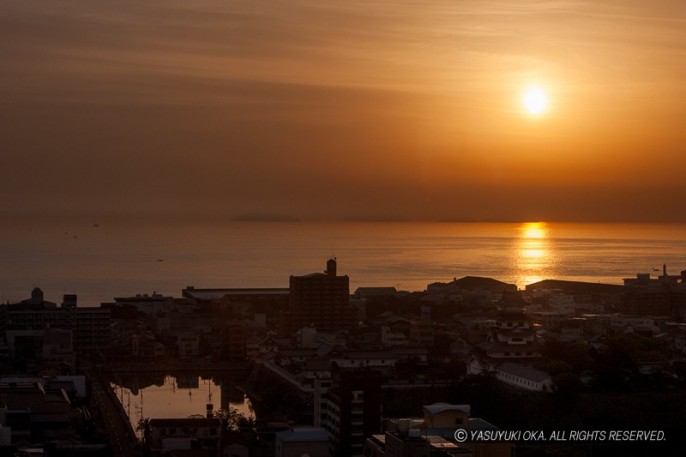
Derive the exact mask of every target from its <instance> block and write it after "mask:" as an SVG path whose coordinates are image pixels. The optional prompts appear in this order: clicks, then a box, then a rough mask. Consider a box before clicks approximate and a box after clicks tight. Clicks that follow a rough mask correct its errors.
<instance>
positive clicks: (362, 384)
mask: <svg viewBox="0 0 686 457" xmlns="http://www.w3.org/2000/svg"><path fill="white" fill-rule="evenodd" d="M331 378H332V379H331V387H330V388H329V390H328V392H327V393H326V394H325V395H324V396H323V397H322V398H321V400H320V401H319V400H318V399H317V398H315V409H316V406H317V404H319V405H320V410H319V411H316V410H315V421H317V416H318V415H319V417H320V418H321V425H322V426H323V427H324V428H325V429H326V430H328V431H329V433H330V434H331V441H330V452H331V455H332V456H341V457H343V456H345V457H353V456H361V455H362V448H363V446H364V442H365V439H366V438H367V437H369V436H371V435H373V434H375V433H380V432H381V407H382V393H381V374H380V373H379V372H378V371H372V370H369V369H340V368H335V369H334V370H333V372H332V375H331ZM315 395H317V392H315ZM315 425H317V423H315Z"/></svg>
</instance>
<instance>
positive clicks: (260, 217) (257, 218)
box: [231, 213, 301, 222]
mask: <svg viewBox="0 0 686 457" xmlns="http://www.w3.org/2000/svg"><path fill="white" fill-rule="evenodd" d="M231 221H232V222H301V219H299V218H297V217H294V216H288V215H285V214H268V213H265V214H261V213H248V214H241V215H238V216H235V217H232V218H231Z"/></svg>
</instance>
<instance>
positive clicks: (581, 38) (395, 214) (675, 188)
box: [0, 0, 686, 221]
mask: <svg viewBox="0 0 686 457" xmlns="http://www.w3.org/2000/svg"><path fill="white" fill-rule="evenodd" d="M532 86H537V87H539V88H540V89H541V90H542V91H543V92H544V93H545V94H546V96H547V101H548V103H547V109H546V110H545V111H544V112H543V113H540V114H531V113H529V112H527V111H526V109H525V108H524V106H523V104H522V97H523V94H524V92H525V91H526V90H527V88H529V87H532ZM684 100H686V3H685V2H683V1H678V0H669V1H666V0H651V1H642V0H636V1H630V0H605V1H602V2H598V1H575V0H569V1H565V0H559V1H533V0H528V1H526V0H523V1H517V2H513V1H504V0H503V1H498V0H494V1H474V0H461V1H457V0H452V1H444V0H422V1H409V0H406V1H395V2H388V1H368V0H365V1H357V0H345V1H330V0H289V1H287V2H284V1H279V0H248V1H241V0H238V1H229V0H223V1H222V0H194V1H187V0H136V1H134V0H124V1H114V0H102V1H97V2H93V1H90V0H51V1H37V0H0V163H1V165H2V171H3V178H2V180H0V211H2V214H4V215H5V216H6V217H25V218H35V217H39V216H45V217H85V218H91V219H92V220H96V219H99V218H104V219H107V218H127V217H140V218H143V217H151V218H155V217H162V218H170V217H172V218H181V219H186V218H198V219H202V218H231V217H234V216H238V215H243V214H250V215H287V216H293V217H298V218H302V219H362V220H365V219H374V220H384V219H389V220H405V219H411V220H459V221H536V220H542V221H686V211H684V210H683V208H684V202H685V201H686V181H685V180H684V170H686V154H685V153H684V152H685V151H684V149H685V145H686V103H685V102H684Z"/></svg>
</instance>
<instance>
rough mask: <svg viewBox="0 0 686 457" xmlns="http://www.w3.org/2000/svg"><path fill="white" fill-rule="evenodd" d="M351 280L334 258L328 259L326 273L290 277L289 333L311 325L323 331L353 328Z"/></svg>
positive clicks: (286, 321)
mask: <svg viewBox="0 0 686 457" xmlns="http://www.w3.org/2000/svg"><path fill="white" fill-rule="evenodd" d="M349 282H350V281H349V278H348V276H347V275H346V276H338V275H337V273H336V260H335V259H329V261H328V262H327V263H326V271H325V272H324V273H312V274H308V275H304V276H291V277H290V286H289V289H288V290H289V291H288V312H287V313H286V315H285V319H284V321H285V326H286V330H287V332H289V333H292V332H295V331H297V330H298V329H300V328H302V327H308V326H313V327H315V328H316V329H317V330H319V331H324V332H330V331H338V330H347V329H351V328H353V327H354V326H355V324H356V315H357V311H356V310H355V308H353V307H351V306H350V287H349Z"/></svg>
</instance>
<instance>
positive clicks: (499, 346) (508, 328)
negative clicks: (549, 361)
mask: <svg viewBox="0 0 686 457" xmlns="http://www.w3.org/2000/svg"><path fill="white" fill-rule="evenodd" d="M489 343H490V345H489V347H488V349H487V355H488V357H489V358H491V359H496V360H502V359H530V358H537V357H541V352H540V348H539V347H538V343H537V341H536V333H535V329H534V326H533V320H532V319H531V318H530V317H529V316H528V315H527V314H526V313H525V312H524V310H523V309H521V308H506V309H504V310H503V311H501V312H500V314H499V315H498V319H497V320H496V323H495V327H493V328H491V334H490V341H489Z"/></svg>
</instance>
